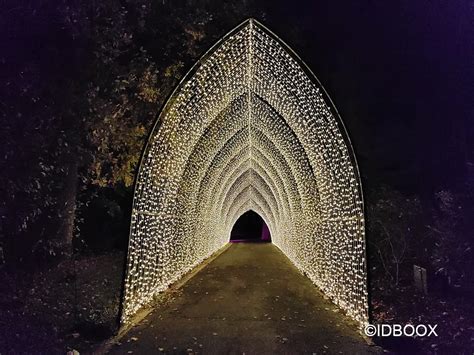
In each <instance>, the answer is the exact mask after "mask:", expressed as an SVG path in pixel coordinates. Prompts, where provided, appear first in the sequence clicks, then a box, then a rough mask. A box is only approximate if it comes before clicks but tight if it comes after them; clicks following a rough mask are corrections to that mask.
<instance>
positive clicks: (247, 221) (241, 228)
mask: <svg viewBox="0 0 474 355" xmlns="http://www.w3.org/2000/svg"><path fill="white" fill-rule="evenodd" d="M230 241H231V242H233V243H240V242H246V243H248V242H253V243H257V242H260V243H268V242H271V235H270V230H269V229H268V226H267V224H266V223H265V221H264V220H263V218H262V217H260V216H259V215H258V213H256V212H254V211H252V210H249V211H247V212H245V213H244V214H243V215H241V216H240V217H239V219H237V221H236V222H235V224H234V226H233V227H232V231H231V232H230Z"/></svg>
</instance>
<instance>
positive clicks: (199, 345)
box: [110, 243, 380, 354]
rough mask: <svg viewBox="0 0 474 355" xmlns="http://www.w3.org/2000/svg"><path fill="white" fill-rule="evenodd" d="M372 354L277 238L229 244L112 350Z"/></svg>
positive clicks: (206, 352) (371, 348)
mask: <svg viewBox="0 0 474 355" xmlns="http://www.w3.org/2000/svg"><path fill="white" fill-rule="evenodd" d="M160 352H164V353H168V354H185V353H194V354H244V353H245V354H313V353H317V354H322V353H328V354H334V353H335V354H338V353H343V354H367V353H370V354H373V353H380V348H377V347H370V346H368V345H367V343H366V342H365V341H364V340H363V339H362V338H361V337H360V335H359V334H358V333H357V331H356V330H355V326H354V324H351V322H349V321H348V320H347V318H345V317H344V316H342V315H341V314H340V313H339V312H338V311H337V308H336V307H335V306H333V305H332V303H330V302H329V301H327V300H325V299H324V298H323V297H322V296H321V293H320V292H319V291H318V290H317V289H316V288H315V286H314V285H313V284H312V283H311V281H309V279H307V278H306V277H305V276H303V275H302V274H301V273H300V272H299V271H298V270H297V269H296V268H295V267H294V266H293V264H291V262H290V261H289V260H288V259H287V258H286V257H285V256H284V255H283V254H282V253H281V252H280V251H279V249H278V248H276V247H275V246H274V245H272V244H255V243H251V244H250V243H248V244H247V243H240V244H232V245H231V246H230V248H228V249H227V250H226V251H224V252H223V253H222V254H221V255H219V256H218V257H217V258H216V259H214V260H213V261H211V262H210V263H209V264H208V265H207V266H206V267H205V268H204V269H202V270H201V271H199V272H198V273H197V274H196V275H194V276H193V277H192V278H191V279H190V280H189V281H187V282H186V283H185V284H184V286H183V287H181V288H180V289H179V290H178V291H176V292H174V293H172V295H171V296H169V295H168V301H167V302H164V303H163V304H161V305H158V306H157V308H156V309H155V310H154V311H153V313H152V314H150V315H149V316H148V317H146V318H145V319H144V320H143V321H142V322H141V323H140V324H139V325H137V326H135V327H134V328H132V329H131V330H130V331H129V332H128V333H127V334H126V335H125V336H124V337H123V338H122V339H121V340H120V343H119V344H116V345H114V346H113V347H112V348H111V349H110V353H117V354H126V353H134V354H159V353H160Z"/></svg>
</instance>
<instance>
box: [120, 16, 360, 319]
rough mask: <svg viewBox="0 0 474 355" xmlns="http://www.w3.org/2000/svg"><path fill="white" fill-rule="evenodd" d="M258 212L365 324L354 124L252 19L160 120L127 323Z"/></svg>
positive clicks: (134, 243) (137, 202)
mask: <svg viewBox="0 0 474 355" xmlns="http://www.w3.org/2000/svg"><path fill="white" fill-rule="evenodd" d="M250 210H252V211H255V212H256V213H258V214H259V215H260V216H261V217H262V219H263V220H264V221H265V223H266V225H267V226H268V228H269V229H270V234H271V240H272V243H274V244H275V245H276V246H277V247H278V248H279V249H281V251H282V252H283V253H284V254H285V255H286V256H287V257H288V258H289V259H290V260H291V261H292V262H293V263H294V264H295V265H296V266H297V267H298V268H299V269H300V270H301V271H302V272H303V273H304V274H305V275H307V277H309V278H310V279H311V280H312V281H313V282H314V284H315V285H316V286H317V287H319V288H320V289H321V290H322V291H323V292H324V293H325V294H326V295H327V296H329V297H330V298H331V299H332V300H333V302H334V303H336V304H337V305H338V306H339V307H340V308H341V309H343V310H345V311H346V313H347V314H348V315H349V316H350V317H352V318H353V319H355V320H356V321H357V322H358V323H359V325H363V324H365V323H366V322H367V321H368V296H367V275H366V274H367V270H366V256H365V232H364V213H363V198H362V190H361V185H360V178H359V173H358V169H357V164H356V161H355V157H354V154H353V151H352V147H351V145H350V142H349V139H348V136H347V133H346V131H345V128H344V126H343V123H342V121H341V119H340V117H339V114H338V112H337V110H336V109H335V107H334V105H333V104H332V102H331V100H330V99H329V97H328V96H327V94H326V92H325V91H324V89H323V88H322V86H321V84H320V83H319V81H318V80H317V79H316V77H315V76H314V75H313V74H312V72H311V71H310V70H309V69H308V68H307V67H306V66H305V65H304V63H303V62H302V61H301V60H300V59H299V57H298V56H297V55H296V54H295V53H294V52H293V51H292V50H291V49H289V47H288V46H287V45H286V44H284V43H283V42H282V41H281V40H280V39H279V38H278V37H277V36H276V35H274V34H273V33H272V32H270V31H269V30H268V29H267V28H265V27H264V26H263V25H261V24H260V23H258V22H256V21H255V20H247V21H245V22H244V23H242V24H241V25H239V26H238V27H237V28H235V29H234V30H232V31H231V32H230V33H229V34H227V35H226V36H225V37H224V38H222V39H221V40H220V41H219V42H218V43H216V44H215V45H214V46H213V47H212V48H211V49H210V50H209V51H208V52H207V53H206V54H205V55H204V56H203V57H202V58H201V59H200V60H199V61H198V62H197V63H196V64H195V66H194V67H193V68H192V69H191V71H190V72H189V73H188V74H187V75H186V76H185V78H184V79H183V80H182V81H181V83H180V84H179V85H178V87H177V88H176V89H175V91H174V92H173V94H172V95H171V97H170V99H169V100H168V101H167V103H166V105H165V107H164V108H163V110H162V112H161V114H160V115H159V117H158V119H157V122H156V125H155V127H154V128H153V131H152V133H151V135H150V139H149V141H148V143H147V146H146V148H145V151H144V155H143V157H142V161H141V163H140V168H139V173H138V177H137V182H136V187H135V195H134V203H133V212H132V223H131V231H130V240H129V248H128V260H127V273H126V278H125V292H124V297H123V303H122V318H121V319H122V323H123V324H124V323H127V322H129V321H130V319H131V317H132V316H133V315H134V314H135V313H136V312H137V311H138V310H139V309H140V308H141V307H142V306H144V305H145V304H147V303H148V302H150V301H151V300H152V298H153V296H154V295H155V294H157V293H159V292H161V291H163V290H165V289H166V288H167V287H168V286H169V285H170V284H171V283H173V282H175V281H176V280H178V279H179V278H180V277H181V276H183V275H184V274H185V273H186V272H188V271H189V270H191V269H192V268H193V267H195V266H196V265H198V264H199V263H201V262H202V261H203V260H204V259H205V258H207V257H209V256H210V255H211V254H213V253H214V252H216V251H217V250H218V249H219V248H221V247H222V246H224V245H225V244H226V243H228V242H229V239H230V233H231V230H232V227H233V226H234V223H235V222H236V220H237V219H238V218H239V217H240V216H241V215H242V214H244V213H245V212H247V211H250Z"/></svg>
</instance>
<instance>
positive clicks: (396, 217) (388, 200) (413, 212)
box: [367, 186, 421, 285]
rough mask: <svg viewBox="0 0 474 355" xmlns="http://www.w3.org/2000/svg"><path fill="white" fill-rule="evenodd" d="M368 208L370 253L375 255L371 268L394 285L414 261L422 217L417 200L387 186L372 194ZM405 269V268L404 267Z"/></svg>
mask: <svg viewBox="0 0 474 355" xmlns="http://www.w3.org/2000/svg"><path fill="white" fill-rule="evenodd" d="M369 201H371V203H370V204H369V205H368V207H367V219H368V233H369V238H368V244H369V246H368V248H369V254H370V255H373V256H376V257H374V259H375V260H376V263H375V265H374V267H381V268H383V271H384V272H385V274H386V275H387V276H388V277H389V278H390V279H391V280H392V282H393V283H394V284H395V285H398V283H399V281H400V271H401V270H400V269H401V268H402V267H403V266H405V264H408V262H411V261H412V260H413V255H412V254H413V250H414V248H415V241H416V239H417V238H418V237H419V236H418V235H417V231H418V230H419V227H420V226H419V221H420V216H421V206H420V201H419V199H418V198H417V197H406V196H403V195H402V194H401V193H400V192H398V191H396V190H393V189H390V188H389V187H387V186H384V187H382V188H381V189H380V190H379V191H376V192H373V193H372V195H371V196H370V198H369ZM406 269H408V268H406Z"/></svg>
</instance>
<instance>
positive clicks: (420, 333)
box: [364, 324, 438, 337]
mask: <svg viewBox="0 0 474 355" xmlns="http://www.w3.org/2000/svg"><path fill="white" fill-rule="evenodd" d="M437 327H438V324H435V325H431V324H418V325H413V324H405V325H401V324H367V325H366V326H365V329H364V330H365V335H367V336H369V337H374V336H379V337H389V336H394V337H402V336H406V337H415V336H417V337H431V336H435V337H437V336H438V333H436V328H437Z"/></svg>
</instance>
